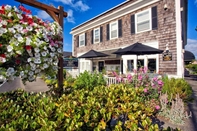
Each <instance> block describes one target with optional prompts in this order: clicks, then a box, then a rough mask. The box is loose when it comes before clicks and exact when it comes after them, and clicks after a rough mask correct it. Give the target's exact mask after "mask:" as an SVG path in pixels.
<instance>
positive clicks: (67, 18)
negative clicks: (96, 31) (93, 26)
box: [66, 10, 75, 23]
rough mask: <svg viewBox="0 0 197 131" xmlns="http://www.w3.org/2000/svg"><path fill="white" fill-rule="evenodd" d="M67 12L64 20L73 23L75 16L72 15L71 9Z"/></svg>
mask: <svg viewBox="0 0 197 131" xmlns="http://www.w3.org/2000/svg"><path fill="white" fill-rule="evenodd" d="M67 13H68V16H67V17H66V20H67V21H68V22H70V23H75V18H74V17H73V11H72V10H68V11H67Z"/></svg>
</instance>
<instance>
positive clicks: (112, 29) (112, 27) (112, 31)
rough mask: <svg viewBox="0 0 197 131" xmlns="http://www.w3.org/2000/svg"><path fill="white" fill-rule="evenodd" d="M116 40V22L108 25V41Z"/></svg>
mask: <svg viewBox="0 0 197 131" xmlns="http://www.w3.org/2000/svg"><path fill="white" fill-rule="evenodd" d="M115 38H118V21H115V22H112V23H110V39H115Z"/></svg>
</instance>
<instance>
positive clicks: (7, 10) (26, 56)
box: [0, 5, 63, 82]
mask: <svg viewBox="0 0 197 131" xmlns="http://www.w3.org/2000/svg"><path fill="white" fill-rule="evenodd" d="M62 40H63V39H62V28H61V27H60V26H59V24H58V23H56V22H53V23H49V22H44V21H43V20H41V19H39V18H37V17H36V16H32V15H31V11H30V10H27V9H25V8H24V7H23V6H19V9H18V8H17V7H15V6H14V7H12V6H10V5H5V6H0V75H4V76H5V77H6V78H7V79H13V78H14V77H16V76H20V77H21V78H22V80H23V81H24V82H25V81H33V80H35V78H36V76H37V75H39V74H40V73H45V74H46V75H50V76H51V77H52V76H55V75H56V73H57V70H58V66H57V63H58V58H59V57H61V56H62V45H63V42H62Z"/></svg>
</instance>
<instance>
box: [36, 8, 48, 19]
mask: <svg viewBox="0 0 197 131" xmlns="http://www.w3.org/2000/svg"><path fill="white" fill-rule="evenodd" d="M37 16H38V17H39V18H41V19H43V20H50V21H51V20H52V18H51V16H50V15H49V14H48V13H47V12H45V11H43V10H42V11H38V13H37Z"/></svg>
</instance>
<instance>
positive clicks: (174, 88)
mask: <svg viewBox="0 0 197 131" xmlns="http://www.w3.org/2000/svg"><path fill="white" fill-rule="evenodd" d="M162 80H163V82H164V85H163V88H162V93H166V92H167V94H168V96H169V99H170V98H171V96H172V98H175V96H176V94H179V95H180V98H181V99H183V100H184V101H185V102H186V101H188V100H190V99H191V95H192V87H191V86H190V85H189V84H188V83H187V81H186V80H184V79H182V78H178V79H175V78H171V79H170V78H168V77H163V78H162Z"/></svg>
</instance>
